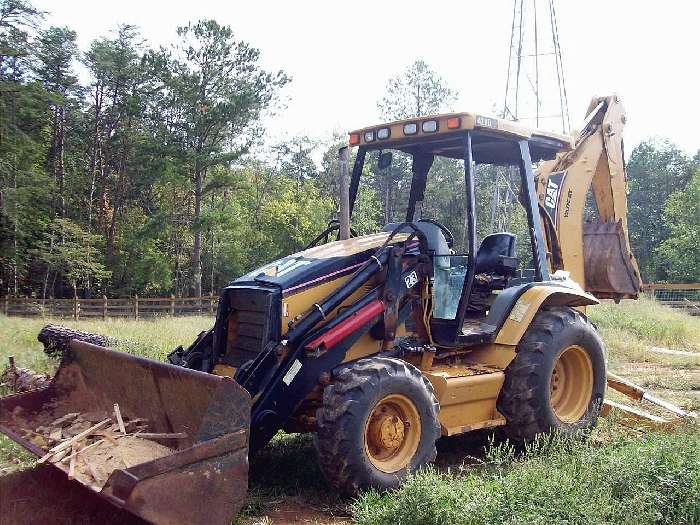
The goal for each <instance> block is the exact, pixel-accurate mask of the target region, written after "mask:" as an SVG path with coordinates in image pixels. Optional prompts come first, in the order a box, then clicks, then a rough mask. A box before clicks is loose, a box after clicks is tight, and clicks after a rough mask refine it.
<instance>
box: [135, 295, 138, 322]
mask: <svg viewBox="0 0 700 525" xmlns="http://www.w3.org/2000/svg"><path fill="white" fill-rule="evenodd" d="M138 318H139V295H138V294H135V295H134V319H138Z"/></svg>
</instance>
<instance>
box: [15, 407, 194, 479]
mask: <svg viewBox="0 0 700 525" xmlns="http://www.w3.org/2000/svg"><path fill="white" fill-rule="evenodd" d="M21 415H22V414H20V413H18V414H16V416H18V417H20V416H21ZM25 437H26V438H27V439H29V440H30V441H32V442H33V443H34V444H36V445H37V446H39V447H40V448H42V449H44V450H48V451H47V453H46V454H45V455H44V456H43V457H41V458H40V459H39V460H38V463H46V462H50V463H54V464H59V465H60V466H61V467H62V468H64V469H66V470H67V472H68V478H69V479H77V480H78V481H80V482H81V483H84V484H86V485H89V486H91V487H93V488H95V489H101V488H102V487H103V486H104V484H105V483H106V482H107V479H108V478H109V476H110V474H111V473H112V471H113V470H115V469H122V468H129V467H132V466H134V465H138V464H139V463H144V462H147V461H152V460H155V459H157V458H160V457H163V456H167V455H169V454H172V452H173V449H171V448H169V447H167V446H165V445H163V444H161V443H158V442H156V441H152V440H154V439H157V440H167V441H169V442H172V440H180V439H186V438H187V434H185V433H183V432H176V433H167V432H151V431H150V429H149V425H148V420H146V419H143V418H127V417H125V416H124V414H123V413H122V411H121V410H120V409H119V405H118V404H115V405H114V411H113V413H112V414H105V413H102V412H89V413H79V412H71V413H68V414H65V415H62V416H61V417H59V418H56V419H54V420H53V421H52V422H51V423H48V424H46V423H44V424H43V425H39V426H37V427H36V429H35V430H29V429H26V430H25Z"/></svg>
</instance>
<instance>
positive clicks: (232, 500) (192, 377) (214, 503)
mask: <svg viewBox="0 0 700 525" xmlns="http://www.w3.org/2000/svg"><path fill="white" fill-rule="evenodd" d="M115 403H117V404H118V405H119V410H120V412H121V414H123V417H124V419H127V420H131V419H136V418H143V419H146V420H148V430H147V432H149V433H151V434H156V433H160V434H163V433H167V434H170V435H172V434H175V433H183V435H181V436H180V439H177V440H172V439H170V440H165V439H161V438H162V436H153V435H151V437H152V438H153V439H154V440H158V443H160V444H161V445H165V446H168V447H169V448H171V453H170V454H168V455H165V456H163V457H159V458H158V459H155V460H152V461H146V462H143V463H139V464H135V465H131V466H129V464H128V463H127V461H126V460H124V463H123V464H120V465H126V468H117V469H116V470H113V471H112V472H111V474H109V476H108V478H107V479H106V482H103V484H99V485H98V484H96V483H89V482H86V481H84V480H82V479H80V478H78V479H80V482H81V483H83V485H85V486H87V487H88V488H90V489H91V490H93V491H94V492H96V493H97V494H99V495H100V496H102V497H103V498H105V499H107V500H109V501H110V502H111V503H113V504H114V505H116V506H118V507H121V508H124V509H126V510H128V511H130V512H132V513H134V514H136V515H138V516H140V517H142V518H144V519H146V520H148V521H150V522H153V523H169V524H179V523H182V524H184V523H212V524H213V523H222V524H223V523H230V522H231V520H232V519H233V517H234V516H235V514H236V513H237V512H238V511H239V510H240V509H241V507H242V506H243V502H244V500H245V496H246V491H247V486H248V433H249V429H250V407H251V401H250V396H249V395H248V393H247V392H246V391H245V390H244V389H243V388H241V387H240V386H239V385H238V384H237V383H236V382H235V381H233V379H231V378H227V377H219V376H215V375H210V374H205V373H203V372H198V371H194V370H189V369H186V368H181V367H177V366H173V365H170V364H166V363H161V362H157V361H152V360H150V359H145V358H142V357H138V356H134V355H130V354H127V353H124V352H118V351H115V350H111V349H108V348H104V347H101V346H95V345H92V344H89V343H85V342H81V341H77V340H73V341H71V342H70V344H69V350H68V351H66V352H65V354H64V356H63V360H62V362H61V366H60V367H59V369H58V372H57V373H56V376H55V377H54V378H53V380H52V381H51V383H50V384H49V386H48V387H44V388H40V389H37V390H32V391H30V392H26V393H21V394H15V395H11V396H7V397H5V398H2V399H0V432H2V433H3V434H5V435H7V436H9V437H10V438H11V439H13V440H14V441H16V442H17V443H19V444H21V445H22V446H24V447H25V448H27V449H28V450H30V451H31V452H33V453H34V454H36V455H37V456H40V457H41V456H45V454H47V450H46V449H47V448H50V447H48V446H44V447H41V446H39V445H37V441H36V437H35V436H36V435H37V434H36V433H35V430H36V429H37V428H39V427H40V426H41V425H46V424H48V422H51V421H54V422H55V420H56V418H60V417H61V416H64V415H66V414H72V413H76V412H78V413H81V414H87V413H91V414H95V413H97V418H98V419H100V418H107V417H110V416H111V415H112V414H114V404H115ZM59 433H60V432H59ZM136 436H137V437H138V434H136ZM32 437H34V439H32ZM122 439H123V440H124V441H126V440H128V439H131V438H129V437H125V438H122ZM159 439H160V440H159ZM134 441H136V440H134ZM173 441H174V442H175V443H176V444H174V443H173ZM120 442H121V441H120ZM53 464H54V466H56V467H57V468H59V469H61V470H62V471H64V472H66V473H68V471H69V466H68V465H66V464H65V463H64V462H57V463H53ZM96 479H97V478H96Z"/></svg>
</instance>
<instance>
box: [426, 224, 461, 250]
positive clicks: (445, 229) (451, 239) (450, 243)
mask: <svg viewBox="0 0 700 525" xmlns="http://www.w3.org/2000/svg"><path fill="white" fill-rule="evenodd" d="M418 222H427V223H430V224H434V225H435V226H437V227H438V228H440V231H441V232H442V233H443V235H444V236H445V240H446V241H447V246H448V247H449V248H452V246H453V245H454V243H455V238H454V235H452V232H451V231H450V230H449V228H448V227H447V226H445V225H444V224H440V223H439V222H438V221H436V220H433V219H420V220H419V221H418Z"/></svg>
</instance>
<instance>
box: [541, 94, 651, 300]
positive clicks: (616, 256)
mask: <svg viewBox="0 0 700 525" xmlns="http://www.w3.org/2000/svg"><path fill="white" fill-rule="evenodd" d="M625 122H626V117H625V112H624V109H623V107H622V104H621V103H620V101H619V99H618V97H617V96H614V95H613V96H607V97H594V98H593V100H592V101H591V103H590V105H589V107H588V111H587V116H586V121H585V123H584V128H583V130H582V131H581V132H580V134H579V136H578V138H577V139H576V143H575V147H574V149H572V150H570V151H565V152H562V153H560V154H559V155H557V157H556V158H555V159H553V160H551V161H546V162H544V163H542V164H541V165H540V167H539V168H538V170H537V173H536V185H537V192H538V196H539V200H540V204H541V212H542V214H546V216H544V217H543V223H544V224H543V226H544V228H545V230H546V231H547V232H548V235H547V244H548V246H547V247H548V251H549V253H550V254H551V256H550V261H549V262H550V265H551V266H552V269H553V270H557V269H564V270H566V271H568V272H570V273H571V277H572V278H573V279H574V280H575V281H576V282H579V283H583V284H584V288H585V290H586V291H588V292H590V293H593V294H595V295H596V296H597V297H599V298H609V299H615V300H619V299H623V298H636V297H637V295H638V293H639V291H640V288H641V277H640V274H639V268H638V266H637V262H636V260H635V258H634V256H633V254H632V250H631V248H630V242H629V234H628V229H627V175H626V172H625V160H624V155H623V152H624V150H623V139H622V131H623V128H624V126H625ZM589 190H590V191H589ZM589 195H591V197H592V198H590V199H589ZM552 230H553V231H552Z"/></svg>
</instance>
